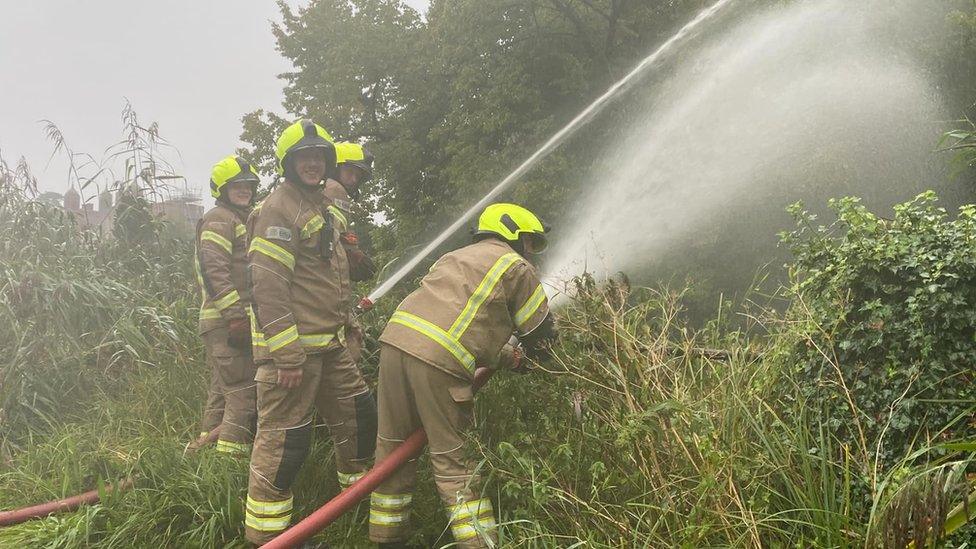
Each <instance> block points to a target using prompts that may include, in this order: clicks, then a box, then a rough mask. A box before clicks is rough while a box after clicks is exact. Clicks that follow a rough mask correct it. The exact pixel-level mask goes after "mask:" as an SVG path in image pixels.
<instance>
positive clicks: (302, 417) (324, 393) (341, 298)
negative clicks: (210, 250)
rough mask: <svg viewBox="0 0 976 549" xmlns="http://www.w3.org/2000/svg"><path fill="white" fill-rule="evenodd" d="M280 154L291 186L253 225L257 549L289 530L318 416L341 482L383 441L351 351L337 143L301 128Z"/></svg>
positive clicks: (293, 130)
mask: <svg viewBox="0 0 976 549" xmlns="http://www.w3.org/2000/svg"><path fill="white" fill-rule="evenodd" d="M276 154H277V157H278V172H279V174H282V175H283V176H284V178H283V181H282V182H281V183H280V184H279V185H278V186H277V187H276V188H275V189H274V191H272V192H271V194H270V195H269V196H268V197H267V198H266V199H265V200H264V201H263V202H262V203H261V204H260V205H259V206H258V207H257V208H255V211H254V213H253V214H252V215H251V217H250V219H249V220H248V225H249V229H250V231H251V244H250V247H249V258H250V277H251V283H252V293H253V301H254V303H253V307H252V310H253V317H252V326H253V327H254V331H253V332H252V340H253V344H254V357H255V360H256V361H257V363H258V367H257V374H256V375H255V380H256V381H257V404H258V405H257V410H258V422H257V434H256V435H255V439H254V450H253V452H252V453H251V467H250V478H249V482H248V493H247V502H246V508H245V526H246V532H247V538H248V540H250V541H251V542H253V543H255V544H259V545H260V544H263V543H266V542H268V541H269V540H270V539H272V538H274V537H275V536H277V535H278V534H279V533H281V532H282V531H283V530H285V529H286V528H287V527H288V525H289V523H290V522H291V514H292V508H293V497H292V491H291V487H292V483H293V482H294V480H295V476H296V475H297V474H298V471H299V469H300V468H301V466H302V463H303V462H304V461H305V457H306V454H307V453H308V448H309V443H310V438H311V436H312V427H313V423H312V420H313V415H314V414H313V412H314V410H315V409H317V410H318V412H319V414H320V415H321V417H322V418H324V420H325V422H326V423H327V424H328V427H329V431H330V433H331V435H332V440H333V443H334V444H335V456H336V469H337V471H338V473H339V476H340V478H357V477H358V476H361V475H362V473H363V472H364V471H365V470H366V469H367V468H368V460H370V459H372V457H373V449H374V445H375V440H376V404H375V401H374V399H373V395H372V394H371V392H370V390H369V387H368V386H367V385H366V382H365V381H364V380H363V377H362V375H361V374H360V372H359V369H358V368H357V367H356V364H355V363H354V362H353V361H352V359H351V358H350V356H349V353H348V351H347V349H346V348H345V345H344V334H343V328H344V326H346V325H347V324H348V323H349V314H350V311H351V308H352V304H351V299H352V297H351V296H352V294H351V288H350V281H349V265H348V260H347V258H346V252H345V249H344V248H343V247H342V245H341V241H340V238H339V231H338V230H337V226H336V221H335V216H334V215H333V214H332V213H331V212H330V211H329V210H328V209H327V207H326V206H327V204H328V201H327V199H326V198H325V197H324V195H323V189H322V183H323V181H324V180H325V177H326V175H328V174H331V173H333V172H334V171H335V169H336V154H335V147H334V146H333V143H332V137H331V136H330V135H329V134H328V133H327V132H326V131H325V129H323V128H322V127H321V126H319V125H317V124H315V123H313V122H311V121H310V120H300V121H298V122H296V123H294V124H292V125H291V126H289V127H288V128H286V129H285V131H284V132H283V133H282V134H281V136H280V137H279V138H278V142H277V150H276Z"/></svg>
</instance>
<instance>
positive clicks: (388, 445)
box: [369, 345, 496, 547]
mask: <svg viewBox="0 0 976 549" xmlns="http://www.w3.org/2000/svg"><path fill="white" fill-rule="evenodd" d="M378 404H379V416H378V421H379V427H378V429H377V436H376V462H377V463H379V462H380V461H381V460H383V459H385V458H386V456H387V455H388V454H390V452H392V451H393V450H394V449H396V447H397V446H399V445H400V443H402V442H403V441H404V440H405V439H406V438H407V437H408V436H410V434H411V433H413V432H414V431H415V430H417V429H419V428H421V427H422V428H423V429H424V431H426V433H427V440H428V444H429V451H430V462H431V466H432V467H433V470H434V481H435V482H436V483H437V491H438V492H439V493H440V496H441V500H442V501H443V502H444V505H445V506H447V512H448V520H449V521H450V524H451V533H452V534H453V535H454V539H455V541H457V545H458V546H459V547H487V546H488V540H492V541H493V542H494V541H495V540H496V532H495V517H494V513H493V511H492V507H491V500H489V499H488V498H485V497H482V495H481V492H480V489H481V482H480V478H479V475H478V474H477V473H476V471H475V463H474V460H473V459H471V458H470V457H469V456H468V454H467V453H466V448H465V446H466V445H465V432H466V431H467V430H468V429H469V428H470V427H471V426H472V425H473V423H474V406H473V405H474V399H473V393H472V390H471V383H470V382H469V381H464V380H461V379H459V378H457V377H455V376H452V375H450V374H448V373H446V372H444V371H442V370H439V369H437V368H435V367H433V366H431V365H429V364H427V363H425V362H423V361H421V360H419V359H417V358H415V357H413V356H411V355H408V354H407V353H404V352H403V351H401V350H399V349H397V348H395V347H392V346H390V345H384V346H383V347H382V349H381V351H380V384H379V389H378ZM416 471H417V463H416V460H412V461H410V462H408V463H406V464H404V466H403V467H401V468H400V469H399V470H398V471H397V472H396V473H394V474H393V475H392V476H390V477H389V478H388V479H386V480H385V481H383V483H382V484H380V485H379V486H378V487H377V488H376V491H375V492H373V494H372V496H371V497H370V511H369V539H371V540H372V541H375V542H378V543H382V542H398V541H405V540H406V539H407V537H408V534H409V531H408V522H409V518H410V502H411V500H412V499H413V489H414V481H415V476H416Z"/></svg>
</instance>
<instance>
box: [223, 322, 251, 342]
mask: <svg viewBox="0 0 976 549" xmlns="http://www.w3.org/2000/svg"><path fill="white" fill-rule="evenodd" d="M227 344H228V345H230V346H231V347H236V348H238V349H246V348H248V347H250V346H251V323H250V321H248V319H246V318H235V319H234V320H231V321H230V322H228V323H227Z"/></svg>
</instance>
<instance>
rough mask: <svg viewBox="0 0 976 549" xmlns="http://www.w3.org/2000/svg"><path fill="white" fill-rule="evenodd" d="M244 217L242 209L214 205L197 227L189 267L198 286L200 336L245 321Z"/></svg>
mask: <svg viewBox="0 0 976 549" xmlns="http://www.w3.org/2000/svg"><path fill="white" fill-rule="evenodd" d="M246 215H247V211H246V210H236V209H235V208H231V207H229V206H227V205H225V204H222V203H219V202H218V203H217V206H216V207H214V208H213V209H211V210H210V211H208V212H207V213H206V214H204V216H203V218H202V219H201V220H200V222H199V223H198V224H197V237H196V250H195V252H196V253H194V258H193V263H194V265H193V266H194V270H195V271H196V275H197V283H198V284H199V286H200V299H201V306H200V322H199V332H200V334H205V333H207V332H209V331H211V330H216V329H217V328H225V327H226V326H227V323H228V322H229V321H231V320H234V319H242V318H246V313H245V308H246V307H247V305H248V304H249V303H250V301H251V294H250V290H249V288H248V287H247V284H246V277H245V275H246V269H247V229H246V228H245V226H244V219H245V216H246Z"/></svg>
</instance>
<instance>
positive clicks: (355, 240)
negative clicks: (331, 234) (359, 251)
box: [339, 231, 359, 246]
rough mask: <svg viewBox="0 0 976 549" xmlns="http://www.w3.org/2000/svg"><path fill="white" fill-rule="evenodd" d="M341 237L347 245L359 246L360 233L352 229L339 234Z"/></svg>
mask: <svg viewBox="0 0 976 549" xmlns="http://www.w3.org/2000/svg"><path fill="white" fill-rule="evenodd" d="M339 239H340V240H342V243H343V244H345V245H346V246H359V235H357V234H356V233H354V232H352V231H346V232H344V233H341V234H340V235H339Z"/></svg>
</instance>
